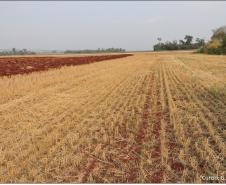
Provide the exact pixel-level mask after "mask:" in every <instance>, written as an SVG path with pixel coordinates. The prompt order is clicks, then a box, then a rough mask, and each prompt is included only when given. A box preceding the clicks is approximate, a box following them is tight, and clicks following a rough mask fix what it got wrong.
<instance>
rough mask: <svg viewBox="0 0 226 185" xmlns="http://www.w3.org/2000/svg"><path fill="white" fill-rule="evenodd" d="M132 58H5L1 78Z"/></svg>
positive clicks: (107, 56) (122, 55)
mask: <svg viewBox="0 0 226 185" xmlns="http://www.w3.org/2000/svg"><path fill="white" fill-rule="evenodd" d="M128 56H132V55H131V54H115V55H102V56H83V57H4V58H0V76H12V75H16V74H27V73H31V72H35V71H45V70H49V69H53V68H60V67H62V66H74V65H83V64H90V63H94V62H100V61H104V60H111V59H117V58H122V57H128Z"/></svg>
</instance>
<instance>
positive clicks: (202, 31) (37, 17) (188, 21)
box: [0, 1, 226, 50]
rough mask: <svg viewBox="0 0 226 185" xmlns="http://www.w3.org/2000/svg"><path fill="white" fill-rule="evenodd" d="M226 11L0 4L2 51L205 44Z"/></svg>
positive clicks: (222, 5) (197, 5)
mask: <svg viewBox="0 0 226 185" xmlns="http://www.w3.org/2000/svg"><path fill="white" fill-rule="evenodd" d="M225 10H226V2H225V1H218V2H214V1H206V2H205V1H200V2H197V1H188V2H186V1H182V2H179V1H158V2H157V1H156V2H155V1H152V2H151V1H149V2H147V1H142V2H138V1H123V2H119V1H94V2H91V1H86V2H81V1H77V2H76V1H73V2H72V1H56V2H52V1H48V2H44V1H33V2H32V1H30V2H25V1H24V2H21V1H14V2H2V1H1V2H0V49H10V48H13V47H15V48H18V49H23V48H27V49H30V50H37V49H43V50H66V49H74V50H79V49H97V48H109V47H120V48H124V49H126V50H152V48H153V45H154V44H155V43H157V42H158V41H157V37H161V38H162V40H163V41H166V40H170V41H172V40H179V39H183V38H184V36H185V35H186V34H189V35H193V36H194V37H200V38H204V39H205V40H208V39H209V38H210V36H211V34H212V30H213V29H215V28H218V27H220V26H223V25H226V11H225Z"/></svg>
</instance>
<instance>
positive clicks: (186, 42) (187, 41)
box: [184, 35, 193, 45]
mask: <svg viewBox="0 0 226 185" xmlns="http://www.w3.org/2000/svg"><path fill="white" fill-rule="evenodd" d="M184 40H185V44H186V45H191V43H192V40H193V36H191V35H185V37H184Z"/></svg>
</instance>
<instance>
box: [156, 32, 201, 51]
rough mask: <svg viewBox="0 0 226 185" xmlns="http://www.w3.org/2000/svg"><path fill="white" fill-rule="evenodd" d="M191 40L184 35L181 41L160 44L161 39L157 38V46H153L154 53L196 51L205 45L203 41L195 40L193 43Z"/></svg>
mask: <svg viewBox="0 0 226 185" xmlns="http://www.w3.org/2000/svg"><path fill="white" fill-rule="evenodd" d="M193 38H194V37H193V36H191V35H185V37H184V39H183V40H179V41H177V40H174V41H172V42H170V41H166V42H161V41H162V38H160V37H158V38H157V40H158V44H155V45H154V51H164V50H190V49H198V48H200V47H202V46H203V45H204V44H205V41H204V39H200V38H196V39H195V42H193Z"/></svg>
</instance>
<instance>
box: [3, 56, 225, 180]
mask: <svg viewBox="0 0 226 185" xmlns="http://www.w3.org/2000/svg"><path fill="white" fill-rule="evenodd" d="M16 60H18V59H17V58H16ZM46 60H47V59H46ZM59 60H60V59H59ZM47 61H48V60H47ZM54 62H56V61H54ZM52 63H53V62H52ZM0 87H1V88H0V97H1V99H0V132H1V135H0V182H17V183H28V182H30V183H32V182H36V183H43V182H46V183H48V182H49V183H50V182H51V183H54V182H58V183H59V182H77V183H81V182H99V183H102V182H104V183H110V182H115V183H118V182H121V183H123V182H131V183H132V182H134V183H135V182H139V183H147V182H148V183H155V182H158V183H160V182H162V183H163V182H166V183H175V182H184V183H188V182H189V183H193V182H196V183H206V182H221V183H223V182H225V169H226V163H225V156H226V155H225V139H226V132H225V128H226V57H225V56H224V57H223V56H209V55H199V54H192V53H179V52H177V53H170V52H169V53H162V54H161V53H134V54H133V56H129V57H125V58H120V59H115V60H108V62H97V63H92V64H90V65H79V66H67V67H62V68H59V69H51V70H48V71H39V72H34V73H31V74H28V75H15V76H11V77H10V78H9V77H0ZM208 177H218V178H215V179H214V180H213V179H207V178H208Z"/></svg>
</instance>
